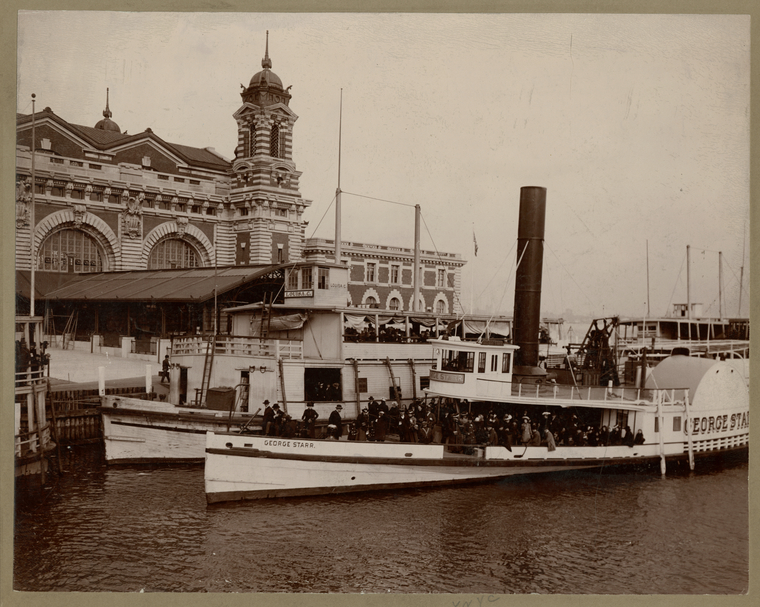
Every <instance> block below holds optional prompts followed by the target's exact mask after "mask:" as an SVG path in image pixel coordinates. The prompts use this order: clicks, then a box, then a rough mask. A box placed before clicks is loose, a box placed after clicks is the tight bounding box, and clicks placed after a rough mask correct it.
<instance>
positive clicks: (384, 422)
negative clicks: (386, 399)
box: [375, 410, 388, 442]
mask: <svg viewBox="0 0 760 607" xmlns="http://www.w3.org/2000/svg"><path fill="white" fill-rule="evenodd" d="M386 434H388V416H387V415H386V414H385V411H383V410H380V412H379V413H378V418H377V420H376V421H375V440H376V441H380V442H383V441H384V440H385V435H386Z"/></svg>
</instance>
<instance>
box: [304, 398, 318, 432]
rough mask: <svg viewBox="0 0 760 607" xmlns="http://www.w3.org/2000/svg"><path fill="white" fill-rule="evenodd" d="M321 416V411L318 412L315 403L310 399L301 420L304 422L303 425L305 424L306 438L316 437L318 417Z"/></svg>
mask: <svg viewBox="0 0 760 607" xmlns="http://www.w3.org/2000/svg"><path fill="white" fill-rule="evenodd" d="M318 417H319V413H317V411H316V409H314V403H313V402H311V401H309V402H308V403H306V409H304V411H303V415H302V416H301V421H302V422H303V425H304V426H305V428H304V430H305V432H304V434H305V435H306V438H314V435H315V432H314V430H315V428H316V425H317V418H318Z"/></svg>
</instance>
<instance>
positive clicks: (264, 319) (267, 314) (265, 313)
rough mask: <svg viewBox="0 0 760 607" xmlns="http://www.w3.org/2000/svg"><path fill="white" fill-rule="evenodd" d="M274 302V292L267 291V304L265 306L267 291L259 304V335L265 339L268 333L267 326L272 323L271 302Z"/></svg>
mask: <svg viewBox="0 0 760 607" xmlns="http://www.w3.org/2000/svg"><path fill="white" fill-rule="evenodd" d="M273 303H274V293H269V304H268V307H267V293H264V302H263V304H264V305H262V306H261V330H260V331H259V336H260V338H261V339H266V337H267V335H269V328H270V326H271V325H272V304H273Z"/></svg>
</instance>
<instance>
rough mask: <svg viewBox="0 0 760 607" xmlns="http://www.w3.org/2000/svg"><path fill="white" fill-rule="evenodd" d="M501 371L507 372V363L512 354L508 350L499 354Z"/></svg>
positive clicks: (508, 363)
mask: <svg viewBox="0 0 760 607" xmlns="http://www.w3.org/2000/svg"><path fill="white" fill-rule="evenodd" d="M501 356H502V359H501V372H502V373H509V365H510V362H511V359H512V355H511V354H510V353H509V352H504V354H502V355H501Z"/></svg>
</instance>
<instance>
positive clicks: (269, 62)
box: [261, 30, 272, 70]
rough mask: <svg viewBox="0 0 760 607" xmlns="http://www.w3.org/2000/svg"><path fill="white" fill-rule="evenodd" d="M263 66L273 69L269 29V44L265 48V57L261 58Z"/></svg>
mask: <svg viewBox="0 0 760 607" xmlns="http://www.w3.org/2000/svg"><path fill="white" fill-rule="evenodd" d="M261 67H263V68H264V69H269V70H271V69H272V60H271V59H270V58H269V30H267V45H266V49H265V50H264V58H263V59H262V60H261Z"/></svg>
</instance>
